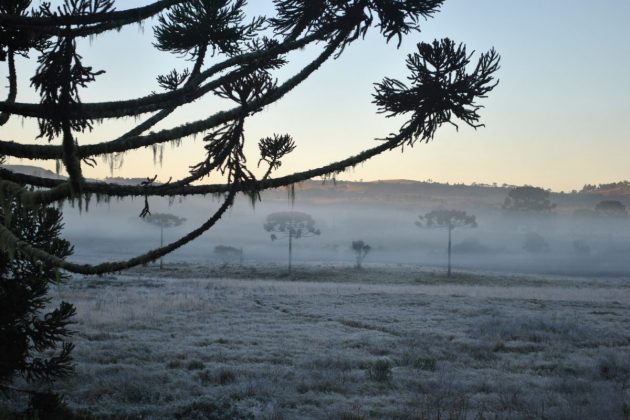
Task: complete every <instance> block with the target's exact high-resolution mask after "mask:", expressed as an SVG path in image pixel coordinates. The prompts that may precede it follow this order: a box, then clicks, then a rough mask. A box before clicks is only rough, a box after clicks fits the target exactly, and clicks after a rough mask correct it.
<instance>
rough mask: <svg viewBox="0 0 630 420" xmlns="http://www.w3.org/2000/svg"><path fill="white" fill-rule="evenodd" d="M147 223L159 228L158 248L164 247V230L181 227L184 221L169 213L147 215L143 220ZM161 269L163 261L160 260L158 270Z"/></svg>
mask: <svg viewBox="0 0 630 420" xmlns="http://www.w3.org/2000/svg"><path fill="white" fill-rule="evenodd" d="M143 220H145V221H146V222H147V223H150V224H152V225H153V226H158V227H159V228H160V248H162V247H163V246H164V228H166V229H169V228H173V227H177V226H181V225H182V224H183V223H184V222H185V221H186V219H185V218H183V217H178V216H175V215H174V214H169V213H149V214H148V215H147V216H145V217H144V219H143ZM162 268H163V261H162V258H160V270H161V269H162Z"/></svg>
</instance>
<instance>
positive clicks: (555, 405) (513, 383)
mask: <svg viewBox="0 0 630 420" xmlns="http://www.w3.org/2000/svg"><path fill="white" fill-rule="evenodd" d="M283 272H284V268H283V267H278V266H275V267H273V266H257V267H255V268H254V267H240V268H238V267H231V268H213V269H207V268H204V267H201V266H187V265H174V266H170V267H167V270H163V271H162V272H159V271H158V270H155V269H154V268H152V267H145V268H143V269H140V270H136V271H135V272H131V273H127V274H126V275H117V276H110V277H102V278H96V277H90V278H80V277H79V278H75V279H73V280H72V281H70V282H69V283H68V284H65V285H63V286H60V287H59V288H58V289H57V290H56V294H57V295H58V298H62V299H65V300H68V301H70V302H73V303H74V304H75V305H76V306H77V310H78V315H77V324H76V326H75V329H76V330H77V334H76V336H75V339H74V342H75V344H76V350H75V358H76V362H77V369H76V374H75V375H74V376H72V377H70V378H69V379H66V380H64V381H60V382H59V384H58V385H59V386H60V387H61V389H62V390H63V392H64V394H65V395H66V401H67V402H68V403H69V405H70V407H71V408H73V409H74V410H78V411H84V412H89V413H92V414H94V415H97V416H99V415H102V416H112V417H115V418H120V417H127V418H135V417H138V418H140V417H142V418H162V417H165V418H177V417H178V418H217V416H218V418H221V416H223V418H235V417H239V416H240V417H249V416H251V417H252V418H264V419H298V418H299V419H306V418H332V419H364V418H391V419H408V418H420V419H425V418H426V419H433V418H453V419H465V418H467V419H476V418H492V419H494V418H554V419H557V418H560V419H562V418H565V419H576V418H606V419H624V418H626V419H627V418H628V417H629V416H630V288H628V287H627V286H628V284H626V282H624V281H623V279H584V278H582V279H569V278H554V277H541V276H538V277H524V276H510V277H506V276H491V275H473V274H458V275H456V276H455V277H454V278H453V279H450V280H448V281H447V280H446V278H445V276H444V275H443V274H442V273H441V272H439V271H422V270H420V269H418V268H414V267H404V266H373V267H368V268H367V269H364V270H361V271H356V270H353V269H351V268H350V267H332V268H331V267H326V266H325V265H323V264H322V265H321V266H318V265H317V264H314V265H310V266H301V267H297V269H296V272H295V273H294V275H293V276H292V277H288V276H286V274H282V273H283ZM219 276H221V277H219ZM229 277H232V278H229ZM628 283H630V282H628ZM213 415H214V416H215V417H212V416H213Z"/></svg>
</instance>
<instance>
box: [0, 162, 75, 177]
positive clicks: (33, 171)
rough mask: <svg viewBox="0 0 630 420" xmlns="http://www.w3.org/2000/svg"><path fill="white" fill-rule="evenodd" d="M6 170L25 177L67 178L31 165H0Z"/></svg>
mask: <svg viewBox="0 0 630 420" xmlns="http://www.w3.org/2000/svg"><path fill="white" fill-rule="evenodd" d="M0 166H2V167H3V168H5V169H8V170H10V171H13V172H17V173H19V174H25V175H33V176H38V177H41V178H50V179H66V177H65V176H61V175H57V174H56V173H54V172H53V171H49V170H48V169H44V168H40V167H38V166H31V165H0Z"/></svg>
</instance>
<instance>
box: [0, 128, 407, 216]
mask: <svg viewBox="0 0 630 420" xmlns="http://www.w3.org/2000/svg"><path fill="white" fill-rule="evenodd" d="M407 135H408V133H406V132H404V131H403V132H401V133H400V134H398V135H397V136H394V137H391V138H390V139H389V140H387V141H385V142H383V143H382V144H379V145H378V146H376V147H373V148H371V149H368V150H365V151H363V152H361V153H359V154H357V155H354V156H350V157H348V158H346V159H344V160H340V161H337V162H334V163H331V164H329V165H325V166H322V167H319V168H314V169H309V170H307V171H303V172H295V173H293V174H291V175H287V176H283V177H280V178H273V179H265V180H261V181H256V182H250V183H242V184H239V185H228V184H206V185H194V186H189V185H184V186H177V187H176V186H175V185H174V184H172V183H171V184H164V185H157V186H148V187H141V186H130V185H119V184H106V183H103V182H85V183H84V184H83V185H82V188H83V192H84V193H92V194H107V195H110V196H115V197H130V196H144V195H149V196H163V197H164V196H176V195H181V196H185V195H204V194H217V193H224V192H227V191H231V190H232V189H233V190H235V191H239V192H241V191H242V192H247V191H262V190H266V189H270V188H279V187H285V186H288V185H292V184H295V183H298V182H301V181H306V180H307V179H311V178H315V177H319V176H325V175H329V174H331V173H335V172H342V171H344V170H345V169H347V168H349V167H352V166H355V165H357V164H359V163H361V162H364V161H366V160H368V159H370V158H372V157H374V156H376V155H378V154H380V153H383V152H384V151H386V150H391V149H394V148H396V147H398V146H399V145H400V144H401V142H402V141H403V140H404V139H405V136H407ZM0 177H1V178H3V179H4V180H6V181H0V185H4V186H5V188H6V187H7V185H11V186H12V188H13V189H14V190H15V189H19V185H17V184H15V183H20V184H27V185H33V186H37V187H44V188H51V189H50V190H47V191H36V192H31V191H26V190H23V191H22V192H21V193H20V195H21V200H23V202H25V203H29V204H31V203H32V204H46V203H50V202H53V201H57V200H62V199H65V198H67V197H68V194H69V189H68V187H67V182H66V181H63V180H52V179H48V178H39V177H35V176H32V175H23V174H16V173H14V172H11V171H9V170H6V169H2V168H0ZM33 195H37V197H33Z"/></svg>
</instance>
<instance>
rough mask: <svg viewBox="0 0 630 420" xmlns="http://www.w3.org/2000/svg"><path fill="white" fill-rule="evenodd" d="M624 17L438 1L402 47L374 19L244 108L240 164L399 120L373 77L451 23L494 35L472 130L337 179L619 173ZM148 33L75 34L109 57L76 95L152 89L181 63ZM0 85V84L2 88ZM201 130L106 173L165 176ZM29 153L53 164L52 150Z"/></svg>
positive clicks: (187, 112)
mask: <svg viewBox="0 0 630 420" xmlns="http://www.w3.org/2000/svg"><path fill="white" fill-rule="evenodd" d="M35 3H36V2H35ZM53 3H55V2H53ZM57 3H58V1H57ZM145 3H148V1H141V0H128V1H118V2H117V8H118V9H123V8H129V7H135V6H138V5H141V4H145ZM249 3H250V4H249V5H248V8H247V11H248V12H249V13H252V14H267V15H269V14H272V12H273V9H272V1H271V0H250V1H249ZM628 22H630V2H628V1H627V0H603V1H599V2H596V3H594V2H592V1H589V2H587V1H583V0H529V1H527V2H525V1H510V0H501V1H500V0H475V1H470V0H446V2H445V4H444V6H443V8H442V10H441V12H440V13H438V14H436V15H435V16H434V17H433V18H432V19H429V20H427V21H426V22H424V23H423V24H422V32H421V33H414V34H412V35H410V36H408V37H407V38H406V39H405V40H404V42H403V43H402V45H401V46H400V48H399V49H397V48H396V45H395V43H390V44H386V43H385V41H384V39H383V38H382V37H381V36H380V35H379V34H378V32H377V31H376V30H372V32H371V33H369V34H368V36H367V37H366V39H365V40H363V41H361V42H356V43H354V44H353V45H352V46H351V47H349V48H348V49H347V50H346V51H345V52H344V54H342V55H341V57H339V58H338V59H337V60H334V61H329V62H327V63H326V64H324V66H323V67H322V68H321V69H320V70H319V71H318V72H316V73H315V74H314V75H312V76H311V77H310V78H309V79H308V80H307V81H306V82H304V83H303V84H301V85H300V86H298V87H297V88H296V89H295V90H294V91H292V92H291V93H290V94H289V95H287V96H285V97H284V98H283V99H282V100H280V101H279V102H277V103H275V104H272V105H270V106H268V107H266V108H265V110H264V111H263V112H261V113H259V114H257V115H256V116H254V117H252V118H250V119H249V120H248V122H247V124H246V136H247V142H248V145H247V147H246V151H247V154H248V157H249V165H250V166H251V167H252V168H255V167H256V163H257V160H258V158H257V146H256V144H257V141H258V139H259V138H261V137H266V136H270V135H272V134H274V133H288V134H291V135H292V136H293V137H294V139H295V141H296V143H297V149H296V151H295V152H294V153H293V154H291V155H290V156H288V157H287V158H286V159H285V161H284V163H283V166H282V167H281V169H280V170H279V171H278V172H276V175H278V176H279V175H283V174H288V173H291V172H294V171H299V170H304V169H307V168H311V167H317V166H321V165H323V164H326V163H328V162H332V161H335V160H339V159H343V158H345V157H347V156H348V155H352V154H356V153H358V152H360V151H361V150H363V149H365V148H369V147H372V146H374V145H376V144H377V140H375V139H377V138H381V137H384V136H386V135H387V134H389V133H390V132H393V131H396V130H397V128H398V127H399V126H400V124H401V123H402V121H401V120H392V119H388V118H385V116H384V115H382V114H377V113H376V106H375V105H374V104H372V94H373V92H374V88H373V84H374V83H375V82H379V81H381V80H382V79H383V77H393V78H397V79H401V80H402V79H405V78H406V76H407V73H406V68H405V63H404V61H405V58H406V56H407V54H409V53H411V52H413V51H414V50H415V48H416V43H418V42H421V41H425V42H430V41H432V40H433V39H435V38H443V37H449V38H451V39H453V40H455V41H457V42H463V43H465V44H466V45H467V47H468V48H469V50H475V51H477V52H482V51H486V50H488V49H490V48H492V47H494V48H495V49H496V50H497V51H498V52H499V53H500V55H501V57H502V59H501V69H500V71H499V72H498V75H497V76H498V78H499V79H500V84H499V86H498V87H497V88H496V89H495V90H494V91H493V92H491V93H490V95H489V97H488V98H486V99H484V100H482V101H481V102H480V103H481V104H482V105H484V106H485V108H484V109H483V110H481V112H480V114H481V120H482V122H483V123H484V124H485V125H486V126H485V127H483V128H479V129H477V130H473V129H470V128H467V127H464V126H463V125H461V124H460V130H459V131H456V130H455V129H454V128H452V127H450V126H448V127H447V126H444V127H442V128H441V129H440V130H438V132H437V135H436V136H435V139H434V140H433V141H431V142H430V143H428V144H416V145H415V146H414V147H413V148H405V149H404V152H403V151H401V150H394V151H391V152H388V153H385V154H382V155H380V156H378V157H376V158H373V159H371V160H370V161H368V162H366V163H364V164H362V165H359V166H358V167H356V168H354V169H351V170H349V171H347V172H345V173H344V174H341V175H339V176H338V177H337V178H338V179H344V180H363V181H374V180H384V179H411V180H433V181H436V182H449V183H466V184H470V183H473V182H478V183H488V184H490V183H494V182H496V183H499V184H503V183H507V184H511V185H524V184H528V185H536V186H541V187H544V188H550V189H552V190H554V191H561V190H562V191H571V190H573V189H577V190H579V189H581V187H582V186H583V185H584V184H599V183H607V182H615V181H620V180H626V179H630V165H629V164H628V156H630V142H629V141H628V140H630V134H629V133H630V77H629V74H630V43H628V41H627V40H628V39H630V25H628ZM151 42H152V30H151V25H150V24H146V25H143V26H142V27H138V26H130V27H127V28H125V29H123V30H122V31H120V32H114V33H111V34H107V35H104V36H101V37H97V38H96V39H90V40H85V41H83V42H81V43H80V44H79V52H80V53H81V54H82V56H83V59H84V62H85V64H87V65H91V66H93V67H94V68H95V69H104V70H106V71H107V73H106V74H105V75H103V76H99V78H98V79H97V81H96V82H95V83H93V84H91V85H90V87H89V88H88V89H86V90H84V91H82V92H81V95H82V99H83V101H84V102H87V101H105V100H112V99H116V98H121V99H122V98H132V97H134V96H144V95H146V94H147V93H149V92H151V91H155V90H158V89H159V88H158V86H157V83H156V82H155V77H156V76H157V75H158V74H164V73H167V72H168V71H170V70H171V69H172V68H178V69H180V70H181V69H183V68H185V67H186V66H188V65H189V64H190V63H188V62H186V61H185V60H183V59H182V58H181V57H177V56H174V55H172V54H168V53H161V52H157V51H155V49H153V48H152V47H151ZM318 51H319V49H318V48H317V47H316V48H307V49H305V50H304V51H299V52H297V53H294V54H291V55H290V56H289V58H290V59H291V60H292V63H291V64H290V65H289V66H287V68H286V69H283V70H282V71H281V72H280V73H279V74H278V77H279V79H280V81H282V80H283V79H284V78H286V77H288V76H289V75H290V74H292V73H293V72H295V71H297V70H298V69H299V68H300V64H304V63H306V62H307V60H308V59H310V58H313V57H314V56H315V54H316V53H317V52H318ZM32 58H35V56H33V57H32ZM216 59H217V58H215V59H213V60H215V61H216ZM215 61H209V63H212V62H215ZM34 66H35V64H34V60H31V61H30V62H29V61H27V60H25V59H19V61H18V77H19V78H20V90H19V92H18V101H20V102H32V101H37V100H38V98H37V96H36V94H34V92H32V90H31V89H30V88H29V86H28V78H30V77H31V76H32V74H33V70H34ZM6 74H7V72H6V69H5V68H2V69H1V70H0V78H2V79H3V80H5V77H6ZM5 95H6V87H5V86H4V85H3V86H1V87H0V96H5ZM226 107H231V105H230V104H228V103H226V102H223V101H220V100H218V99H214V98H207V99H204V100H202V101H198V102H196V103H194V104H192V105H189V106H186V107H184V108H183V109H182V110H181V111H179V112H177V113H175V114H174V115H173V116H172V117H170V118H169V119H167V120H166V121H165V122H164V123H163V124H161V125H160V126H158V127H156V129H159V128H167V127H170V126H173V125H177V124H181V123H183V122H186V121H191V120H194V119H197V118H203V117H204V116H207V115H210V114H212V113H214V112H216V111H217V110H219V109H222V108H226ZM133 122H134V121H133V120H117V121H114V122H113V123H106V124H105V125H104V126H102V127H97V128H96V129H95V130H94V131H93V132H92V133H86V134H81V135H79V136H78V141H79V142H80V143H81V144H87V143H92V142H97V141H102V140H108V139H111V138H113V137H116V136H117V135H119V134H121V133H122V132H124V130H125V129H128V128H130V127H131V126H132V124H133ZM35 127H36V123H35V122H34V121H30V120H22V119H13V120H12V121H11V122H10V123H9V124H7V125H6V126H4V127H1V128H0V138H1V139H3V140H15V141H20V142H25V143H27V142H34V141H37V142H43V140H42V139H39V140H34V137H35V135H36V130H35ZM201 137H202V136H198V137H197V138H187V139H184V141H183V142H182V145H181V146H180V147H179V148H173V147H171V146H168V145H167V146H166V147H165V150H164V158H163V160H162V162H161V165H160V164H159V162H158V163H155V162H154V160H153V157H152V156H153V155H152V152H151V151H147V150H144V151H141V152H134V153H130V154H128V155H126V156H125V158H124V161H123V165H122V166H121V167H120V168H118V169H116V170H115V171H114V175H115V176H124V177H146V176H153V175H154V174H158V176H159V178H158V179H160V180H164V181H165V180H167V179H168V177H170V176H172V177H173V179H176V178H179V177H182V176H185V175H186V174H187V171H188V167H189V166H190V165H193V164H195V163H197V162H198V161H200V160H201V159H202V157H203V141H202V140H201ZM11 163H24V164H26V163H29V162H26V161H20V162H18V161H15V160H14V161H12V162H11ZM97 163H98V165H97V167H96V168H93V169H92V168H85V175H86V176H90V177H99V178H100V177H105V176H109V175H110V168H109V165H108V164H106V163H105V162H104V161H101V160H98V161H97ZM31 164H32V162H31ZM36 164H38V165H39V166H43V167H47V168H50V169H52V168H54V167H55V164H54V162H43V161H38V162H36ZM261 171H262V169H261ZM210 181H213V179H210Z"/></svg>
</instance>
